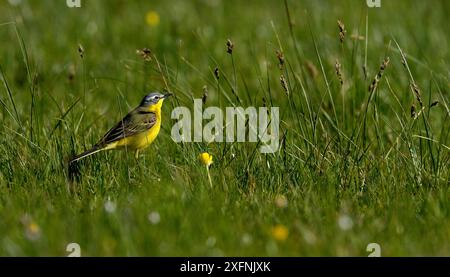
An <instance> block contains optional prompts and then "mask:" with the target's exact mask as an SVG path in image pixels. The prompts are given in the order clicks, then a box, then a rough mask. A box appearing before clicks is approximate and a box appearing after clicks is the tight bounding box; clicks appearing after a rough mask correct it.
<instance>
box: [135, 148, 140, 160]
mask: <svg viewBox="0 0 450 277" xmlns="http://www.w3.org/2000/svg"><path fill="white" fill-rule="evenodd" d="M134 157H135V158H136V160H137V159H139V150H136V152H135V153H134Z"/></svg>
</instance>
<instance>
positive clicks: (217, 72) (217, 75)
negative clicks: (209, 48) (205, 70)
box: [214, 67, 220, 81]
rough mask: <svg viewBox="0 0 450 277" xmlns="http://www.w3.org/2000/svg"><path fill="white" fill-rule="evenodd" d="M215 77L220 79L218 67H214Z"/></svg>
mask: <svg viewBox="0 0 450 277" xmlns="http://www.w3.org/2000/svg"><path fill="white" fill-rule="evenodd" d="M214 77H216V80H217V81H219V77H220V75H219V68H218V67H216V68H214Z"/></svg>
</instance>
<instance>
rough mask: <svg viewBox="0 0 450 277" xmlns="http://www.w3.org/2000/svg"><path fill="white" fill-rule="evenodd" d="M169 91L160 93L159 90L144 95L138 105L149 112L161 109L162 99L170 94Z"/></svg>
mask: <svg viewBox="0 0 450 277" xmlns="http://www.w3.org/2000/svg"><path fill="white" fill-rule="evenodd" d="M171 95H172V94H171V93H166V94H162V93H159V92H152V93H149V94H147V95H146V96H144V98H143V99H142V101H141V104H140V105H139V106H140V107H141V108H144V109H146V110H147V111H149V112H159V111H160V110H161V106H162V103H163V102H164V99H166V98H167V97H169V96H171Z"/></svg>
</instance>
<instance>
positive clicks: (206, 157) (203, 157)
mask: <svg viewBox="0 0 450 277" xmlns="http://www.w3.org/2000/svg"><path fill="white" fill-rule="evenodd" d="M198 158H199V159H200V161H201V162H202V163H203V164H204V165H206V167H209V166H210V165H211V164H212V163H213V157H212V155H210V154H209V153H208V152H203V153H201V154H200V156H199V157H198Z"/></svg>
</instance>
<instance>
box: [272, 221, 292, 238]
mask: <svg viewBox="0 0 450 277" xmlns="http://www.w3.org/2000/svg"><path fill="white" fill-rule="evenodd" d="M288 235H289V231H288V229H287V228H286V227H285V226H284V225H281V224H278V225H276V226H275V227H273V228H272V237H273V238H274V239H276V240H277V241H285V240H286V239H287V237H288Z"/></svg>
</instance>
